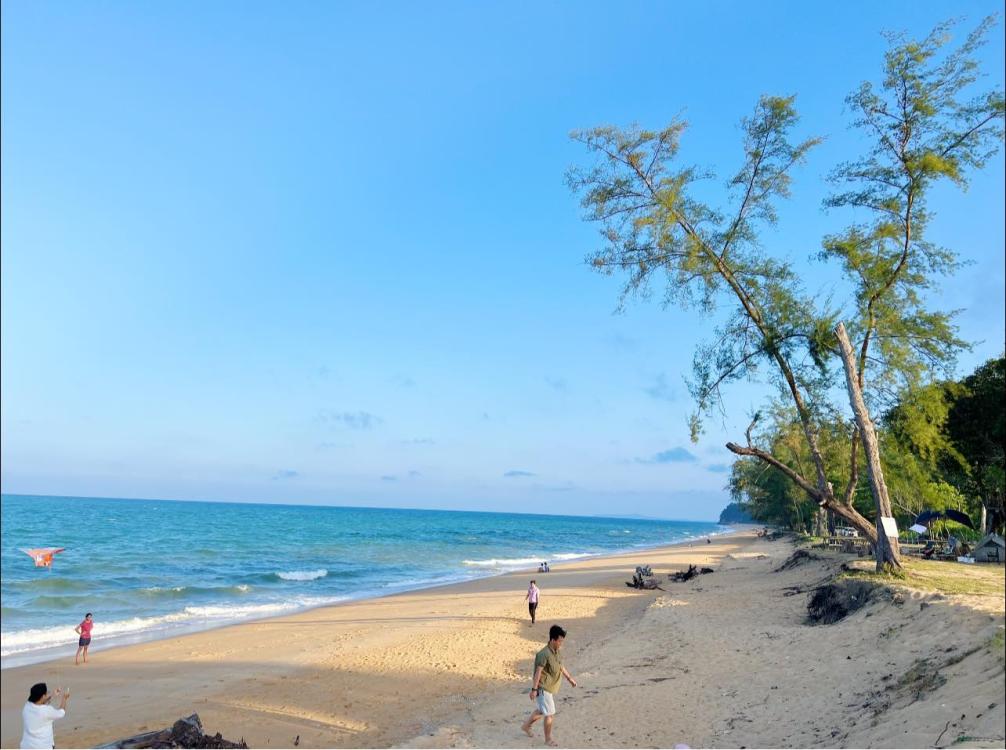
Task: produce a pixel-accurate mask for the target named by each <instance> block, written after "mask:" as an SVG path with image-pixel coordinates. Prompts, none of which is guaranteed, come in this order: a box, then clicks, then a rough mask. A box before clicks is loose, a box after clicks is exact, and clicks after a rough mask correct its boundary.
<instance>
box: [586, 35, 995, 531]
mask: <svg viewBox="0 0 1006 750" xmlns="http://www.w3.org/2000/svg"><path fill="white" fill-rule="evenodd" d="M992 25H993V20H992V19H986V20H985V21H984V22H983V23H982V24H980V25H979V27H978V28H977V29H976V30H975V31H974V32H973V33H972V34H971V35H969V36H968V37H967V39H966V40H965V41H964V42H963V43H962V44H960V45H959V46H958V47H957V48H956V49H951V48H950V47H949V46H948V42H949V39H950V37H949V31H950V29H951V28H952V26H953V24H952V23H946V24H942V25H940V26H938V27H937V28H936V29H935V30H934V31H933V32H932V33H931V34H930V35H929V36H927V37H926V38H925V39H923V40H921V41H912V40H908V39H904V38H902V37H898V36H891V37H890V49H889V51H888V53H887V54H886V56H885V59H884V76H883V79H882V81H881V82H880V83H879V85H877V86H875V85H874V84H872V83H869V82H867V83H863V84H862V85H861V86H860V87H859V88H858V89H857V90H856V91H854V92H853V93H852V94H851V95H850V96H849V97H848V100H847V103H848V105H849V107H850V109H851V110H852V111H853V112H854V113H855V116H856V121H855V123H854V125H855V126H856V127H858V128H860V129H862V130H863V131H864V132H865V133H866V134H867V135H868V136H869V139H870V142H871V144H872V145H871V146H870V148H869V150H868V151H867V152H866V154H865V155H863V156H862V157H861V158H859V159H856V160H853V161H849V162H847V163H845V164H842V165H840V166H839V167H838V168H837V169H836V170H835V171H834V173H833V175H832V177H831V179H832V181H833V183H834V185H835V186H836V192H835V194H834V195H832V196H831V198H829V199H828V201H827V202H826V205H827V206H829V207H831V208H837V209H845V208H850V209H855V210H856V211H857V214H858V215H860V216H864V215H865V216H866V220H865V221H863V222H862V223H859V224H854V225H853V226H851V227H850V228H849V229H848V230H847V231H845V232H843V233H842V234H840V235H836V236H833V237H827V238H825V240H824V243H823V250H822V252H821V255H822V257H823V258H824V259H827V260H835V261H837V262H838V264H839V265H840V267H841V269H842V271H843V274H844V275H845V276H846V277H847V278H848V279H850V280H851V281H852V282H853V285H854V288H855V292H854V299H853V300H852V305H851V307H852V309H854V311H855V313H854V319H847V318H846V313H845V312H843V314H842V315H839V314H838V312H837V311H836V310H834V309H831V301H830V300H826V301H825V302H824V303H822V302H820V301H817V300H815V299H814V298H812V297H811V296H809V295H808V294H806V293H805V292H804V290H803V289H802V286H801V283H800V277H799V274H798V272H797V271H796V270H795V269H794V268H793V267H791V266H790V265H789V264H788V263H787V262H785V261H783V260H781V259H780V258H781V254H773V253H772V252H770V251H769V250H768V249H767V248H766V247H765V246H764V245H763V244H761V243H760V242H759V239H760V232H761V230H763V229H764V228H765V227H768V226H771V225H772V224H774V223H775V222H776V220H777V213H776V206H777V205H778V201H779V200H782V199H785V198H786V197H788V196H789V194H790V188H791V181H792V176H791V175H792V171H793V169H794V167H796V166H797V165H799V164H800V163H801V162H803V161H804V160H805V158H806V156H807V154H808V152H809V151H810V150H811V149H812V148H813V147H814V146H816V145H817V144H818V143H819V142H820V140H819V139H817V138H803V139H800V138H796V137H794V135H793V133H794V130H795V129H796V127H797V125H798V116H797V112H796V109H795V106H794V98H793V97H778V96H763V97H762V98H761V99H760V100H759V101H758V104H757V105H756V107H755V109H754V112H753V113H752V114H751V116H750V117H748V118H745V119H744V120H742V123H741V126H742V132H743V142H742V154H741V159H740V166H739V168H738V170H737V172H736V173H735V174H734V176H733V177H732V178H731V179H730V180H729V181H728V183H727V187H728V195H727V196H726V198H727V200H724V201H723V203H724V204H726V205H729V206H730V208H729V209H728V210H720V209H718V208H715V207H714V206H713V205H711V204H710V203H708V202H706V201H705V200H703V199H701V198H700V197H699V192H698V191H697V190H696V182H697V181H698V180H701V179H704V178H706V177H708V176H709V174H708V173H707V172H706V171H704V170H701V169H698V168H696V167H694V166H692V165H688V164H682V163H680V159H679V156H680V149H681V141H682V138H683V136H684V134H685V132H686V128H687V126H686V123H685V122H684V121H682V120H680V119H676V120H674V121H672V122H671V123H670V124H669V125H668V126H667V127H666V128H664V129H662V130H645V129H642V128H639V127H632V128H627V129H620V128H616V127H611V126H605V127H599V128H594V129H590V130H584V131H577V132H574V133H573V134H572V138H573V139H574V140H576V141H578V142H580V143H582V144H583V145H584V146H585V147H586V149H587V150H588V152H589V153H590V154H591V155H592V157H593V158H594V163H593V165H591V166H589V167H584V168H573V169H571V170H570V171H569V173H568V175H567V180H568V184H569V186H570V188H571V189H572V190H573V191H574V192H575V193H577V194H579V195H580V197H581V203H582V206H583V208H584V214H585V218H586V219H587V220H590V221H594V222H597V223H598V224H600V225H601V237H602V246H601V248H600V249H599V250H597V251H596V252H595V253H594V254H592V255H590V256H588V261H589V263H590V264H591V266H592V267H593V268H594V269H596V270H597V271H599V272H601V273H605V274H616V273H617V274H620V275H623V276H624V278H625V283H624V286H623V288H622V293H621V296H620V299H619V305H620V306H621V305H624V304H625V302H626V300H627V299H628V298H629V297H632V296H635V295H641V296H646V295H649V294H650V293H652V291H653V289H654V287H655V286H658V285H659V288H660V289H661V290H662V301H663V303H664V304H665V305H671V304H678V305H681V306H685V307H688V306H697V307H698V308H699V309H700V310H701V311H704V312H707V313H708V312H711V311H712V310H713V309H715V310H716V311H717V313H718V314H723V315H724V317H723V319H722V320H723V322H722V323H721V324H720V325H719V326H718V327H717V328H716V329H715V331H714V334H713V336H712V337H711V339H710V340H709V341H708V343H706V344H704V345H702V346H700V347H699V348H698V349H697V350H696V352H695V354H694V361H693V377H692V379H691V381H690V383H689V387H690V390H691V393H692V396H693V398H694V399H695V402H696V406H697V410H696V413H695V414H694V415H693V416H692V417H691V419H690V422H689V427H690V430H691V434H692V439H693V440H695V439H697V438H698V435H699V434H700V433H701V431H702V418H703V416H707V415H708V414H709V413H710V412H711V411H712V410H714V409H715V408H716V407H717V406H719V407H721V408H722V399H721V389H722V388H723V387H724V386H726V385H728V384H730V383H732V382H735V381H737V380H739V379H747V378H760V379H762V380H763V381H767V382H769V383H772V384H773V385H775V386H777V388H778V392H779V394H780V397H781V398H782V399H783V400H784V401H785V402H786V404H787V406H786V409H787V410H788V411H786V413H785V414H782V413H776V414H775V415H773V418H772V419H771V420H770V423H771V428H770V429H764V428H763V429H762V431H761V433H760V434H759V436H758V439H759V440H761V441H762V445H768V446H769V447H770V450H769V451H768V455H766V454H765V453H758V452H757V451H755V449H754V448H753V446H752V445H751V444H750V443H749V445H748V447H747V449H746V450H747V451H748V452H749V453H752V452H753V453H754V454H756V455H759V456H760V459H758V460H763V461H765V462H766V463H755V461H754V460H751V459H744V460H741V461H738V462H737V464H735V467H734V475H733V476H732V477H731V488H732V491H733V492H734V493H735V496H736V497H738V498H744V499H746V502H747V503H748V504H749V505H750V507H751V508H752V513H753V514H754V515H755V517H756V518H759V519H761V520H765V521H770V522H775V523H786V524H789V525H796V526H802V525H804V523H805V521H806V519H807V518H808V517H809V514H808V510H810V511H811V512H813V511H814V509H815V508H816V505H814V507H812V508H808V507H806V505H807V502H808V501H807V498H806V497H805V496H804V495H802V494H800V493H798V492H797V491H796V489H795V485H793V484H791V483H790V481H789V479H786V478H784V473H785V472H790V473H791V474H795V476H794V477H793V478H794V481H797V482H798V483H800V484H801V485H802V486H803V487H804V488H805V490H806V493H808V494H816V496H817V499H823V501H827V502H831V501H832V499H834V498H833V495H835V494H842V493H833V491H832V489H830V487H831V486H834V487H845V488H846V490H845V493H844V494H845V495H846V496H847V497H848V498H849V499H850V500H851V501H852V502H853V504H854V505H855V506H856V507H857V509H858V508H861V507H862V508H863V510H864V511H865V510H866V509H867V508H868V507H869V504H868V503H864V502H863V501H864V497H863V492H862V488H861V487H859V486H858V484H857V481H856V477H857V476H858V470H857V469H856V466H855V464H856V461H855V457H856V453H855V452H854V451H855V448H854V446H855V440H856V431H855V430H854V429H853V426H852V422H851V421H848V420H845V419H843V418H842V417H841V416H840V415H841V414H845V413H847V407H846V402H845V398H844V396H842V397H839V394H842V393H843V392H844V389H840V386H841V383H842V380H841V378H840V377H838V376H837V369H836V368H834V367H833V358H832V356H831V355H832V353H833V352H834V350H835V339H834V335H833V333H832V332H833V329H834V327H835V324H836V323H837V321H839V320H842V319H844V320H845V323H846V325H847V328H848V329H849V332H850V336H851V337H852V338H853V340H854V341H856V348H857V349H858V352H857V361H858V367H859V371H858V372H857V373H856V375H857V379H858V380H859V382H860V385H861V386H862V387H863V390H864V396H865V397H866V400H867V403H868V404H869V405H870V407H871V408H872V409H873V410H874V411H875V412H877V411H878V408H888V409H889V408H891V407H892V406H893V405H895V404H896V403H897V402H898V399H899V396H900V395H901V394H909V396H907V397H906V399H904V405H905V408H904V410H903V412H904V413H903V414H901V415H900V416H899V420H900V421H897V422H896V424H895V423H892V430H893V431H892V434H891V436H889V437H886V438H885V446H887V448H889V449H890V450H892V451H896V453H895V455H893V456H891V457H890V459H889V460H888V464H889V465H890V467H891V471H892V472H893V474H894V475H895V480H894V481H895V484H896V485H897V486H898V487H899V490H898V492H899V494H900V495H902V496H904V497H908V496H909V495H911V494H912V493H911V486H912V485H913V483H914V484H915V485H916V486H919V483H922V484H925V486H926V487H927V488H928V489H927V492H928V493H929V494H928V495H926V497H927V498H929V497H931V498H932V499H934V501H935V500H936V499H938V498H942V501H944V502H955V501H956V500H955V498H954V497H952V496H951V494H952V493H949V491H948V487H950V486H951V485H950V483H948V482H946V481H944V478H943V477H935V478H934V477H932V476H931V474H932V464H933V461H934V460H935V458H936V457H937V456H938V457H941V460H950V459H953V460H954V461H957V462H958V463H959V464H961V462H962V460H963V459H962V458H961V455H960V453H961V451H960V450H959V448H957V447H955V444H953V445H952V444H951V443H950V442H949V441H948V440H947V439H946V436H945V435H944V433H943V432H942V431H941V429H940V428H938V427H937V424H942V423H943V422H945V421H946V419H947V414H948V411H947V409H948V407H947V403H948V402H947V401H941V400H940V398H938V397H937V395H934V394H932V393H928V392H923V391H922V390H920V389H921V387H922V386H923V385H925V384H926V383H927V382H929V381H930V380H932V378H933V377H934V375H935V374H943V375H946V373H948V372H949V371H950V370H951V369H952V367H953V363H954V361H955V357H956V355H957V354H958V352H960V351H961V350H962V349H964V348H965V347H966V343H965V342H964V341H962V340H961V339H960V338H959V336H958V334H957V329H956V326H955V323H954V312H953V311H938V310H932V309H930V308H929V306H928V301H927V298H926V296H927V294H928V293H929V290H931V288H932V287H933V285H934V284H935V283H936V281H937V280H938V278H939V277H940V276H942V275H945V274H949V273H952V272H953V271H954V270H955V269H956V268H957V266H958V260H957V256H956V254H955V253H954V252H953V251H952V250H948V249H946V248H942V247H939V246H937V245H935V244H934V243H932V242H930V241H929V240H928V239H927V237H926V230H927V228H928V225H929V221H930V214H929V212H928V210H927V205H926V202H927V199H928V196H929V190H930V188H931V187H932V186H933V185H936V184H938V183H940V182H942V181H950V182H952V183H954V184H956V185H958V186H960V187H961V188H965V187H966V186H967V180H968V177H969V175H970V174H971V173H972V172H973V171H974V170H975V169H981V168H982V167H983V166H984V165H985V164H986V163H987V161H988V159H989V158H990V157H991V156H992V155H993V154H995V153H996V152H997V151H998V149H999V146H1000V142H1001V140H1002V137H1003V120H1004V113H1006V109H1004V104H1003V102H1004V98H1003V93H1002V91H999V90H993V91H985V92H978V93H975V92H974V91H973V90H972V89H973V85H974V84H975V83H976V82H977V79H978V64H977V62H976V60H975V52H976V50H977V49H978V47H979V46H980V45H981V44H982V43H983V40H984V38H985V36H986V35H987V34H988V32H989V30H990V28H991V27H992ZM717 205H718V204H717ZM849 307H850V305H845V306H843V310H846V311H847V310H848V308H849ZM867 367H869V371H870V378H869V381H867V378H866V370H867ZM946 395H947V397H948V398H949V397H952V396H953V394H950V393H947V394H946ZM911 399H915V401H916V402H917V403H913V404H912V406H911V408H909V401H910V400H911ZM779 408H780V407H776V412H779ZM784 411H785V410H784ZM895 433H896V434H895ZM766 441H767V442H766ZM734 450H735V452H738V453H742V452H743V450H742V449H739V448H738V447H736V446H735V447H734ZM913 450H914V451H916V453H913V452H912V451H913ZM773 461H777V462H778V463H776V464H775V469H767V468H766V466H767V465H769V464H772V462H773ZM962 465H963V464H962ZM988 465H989V466H990V467H991V468H990V469H989V471H990V472H991V473H993V474H994V472H995V471H996V470H998V471H999V472H1000V475H1001V467H1002V462H1001V461H1000V462H999V463H998V464H996V463H995V462H991V463H989V464H988ZM995 467H999V468H998V469H996V468H995ZM776 469H779V471H781V472H784V473H779V471H776ZM899 483H900V484H899ZM927 483H928V484H927ZM930 485H932V486H930ZM953 486H956V485H953ZM801 492H802V491H801ZM917 495H918V493H916V500H917V499H918V498H917ZM867 499H868V498H867ZM916 500H913V501H912V502H913V503H914V502H916ZM908 504H909V503H908V502H907V501H905V504H904V506H905V508H907V507H908ZM906 512H907V510H906ZM847 515H848V514H847Z"/></svg>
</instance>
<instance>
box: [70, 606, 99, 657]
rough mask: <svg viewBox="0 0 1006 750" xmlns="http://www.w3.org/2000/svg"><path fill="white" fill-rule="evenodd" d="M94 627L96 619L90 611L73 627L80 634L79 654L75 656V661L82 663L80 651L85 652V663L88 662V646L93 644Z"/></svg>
mask: <svg viewBox="0 0 1006 750" xmlns="http://www.w3.org/2000/svg"><path fill="white" fill-rule="evenodd" d="M93 627H94V619H93V618H92V617H91V613H90V612H88V613H87V614H86V615H84V619H83V621H82V622H81V623H80V625H78V626H77V627H75V628H74V629H73V632H75V633H76V634H77V635H79V636H80V640H79V641H78V642H77V655H76V656H75V657H73V663H74V664H79V663H80V652H81V651H83V652H84V663H85V664H87V647H88V646H90V645H91V628H93Z"/></svg>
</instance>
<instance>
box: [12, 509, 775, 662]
mask: <svg viewBox="0 0 1006 750" xmlns="http://www.w3.org/2000/svg"><path fill="white" fill-rule="evenodd" d="M177 502H183V501H177ZM710 523H712V522H710ZM716 525H717V526H718V527H720V528H721V529H725V530H721V531H713V532H710V533H709V534H704V535H701V536H697V537H688V538H685V539H681V540H679V541H676V542H670V543H669V544H668V543H664V544H656V545H650V544H646V545H641V546H639V547H628V548H623V549H619V550H612V551H605V552H597V553H583V554H580V553H561V554H579V555H580V556H578V557H575V558H573V559H571V560H562V561H559V562H557V563H556V564H555V565H557V566H559V567H562V566H567V565H570V564H572V563H577V562H580V561H582V560H595V559H601V558H606V557H612V556H619V555H626V554H631V553H633V552H636V551H638V552H640V553H645V552H647V551H648V550H659V549H664V548H667V547H675V546H678V545H682V544H690V543H694V542H695V541H696V540H698V539H705V538H707V537H709V538H717V537H723V536H728V535H730V534H734V533H740V532H743V531H745V530H749V529H753V528H760V527H759V526H758V525H757V524H732V525H731V524H716ZM552 567H553V568H555V566H552ZM536 572H537V571H535V570H533V569H531V568H517V569H513V570H500V571H497V572H492V573H488V574H486V575H474V576H470V577H459V578H457V579H455V580H449V581H444V582H442V583H433V584H428V583H422V584H420V585H418V586H415V587H408V586H407V587H405V588H401V589H397V590H394V591H389V592H386V593H377V594H362V595H360V596H353V595H352V594H347V595H346V596H345V597H342V598H339V599H338V600H336V601H328V602H324V603H321V604H313V605H308V606H304V607H299V608H294V609H290V610H288V611H281V612H275V613H270V614H266V615H262V616H260V617H255V616H252V617H247V618H237V619H223V620H221V621H220V622H217V623H212V624H208V625H207V624H205V622H203V623H192V624H191V625H180V626H179V627H177V629H172V628H170V627H165V628H161V629H151V630H146V631H138V632H136V633H135V634H128V633H127V634H121V635H112V636H109V637H108V640H107V641H106V642H105V643H102V642H101V641H99V642H98V644H97V645H98V647H97V648H93V647H92V649H91V651H90V653H92V654H96V653H107V652H109V651H111V650H113V649H118V648H126V647H129V646H138V645H142V644H144V643H156V642H158V641H164V640H170V639H172V638H181V637H185V636H188V635H196V634H198V633H208V632H212V631H215V630H220V629H222V628H229V627H233V626H236V625H242V624H246V623H254V622H263V621H267V620H270V619H273V618H277V617H289V616H293V615H298V614H301V613H304V612H312V611H314V610H317V609H325V608H328V607H340V606H344V605H348V604H354V603H358V602H368V601H374V600H379V599H385V598H388V597H394V596H399V595H402V594H413V593H419V592H423V591H429V590H435V589H441V588H445V587H450V586H456V585H461V584H466V583H471V582H474V581H482V580H486V579H491V578H497V577H500V576H507V575H514V574H521V575H525V574H529V573H530V574H532V575H533V574H534V573H536ZM106 643H107V645H105V644H106ZM67 650H68V651H71V652H72V651H74V650H76V645H74V644H68V645H59V646H51V647H46V648H44V649H38V650H36V651H21V652H15V653H12V654H8V655H5V656H3V657H0V672H6V671H8V670H10V669H18V668H21V667H28V666H35V665H45V664H47V663H49V662H56V661H59V660H60V658H61V656H60V654H61V653H62V652H63V651H67Z"/></svg>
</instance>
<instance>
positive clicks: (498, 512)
mask: <svg viewBox="0 0 1006 750" xmlns="http://www.w3.org/2000/svg"><path fill="white" fill-rule="evenodd" d="M3 497H26V498H55V499H61V500H117V501H122V500H124V501H127V502H133V501H138V502H157V503H212V504H213V505H275V506H282V507H286V508H346V509H349V510H408V511H425V512H434V513H487V514H493V515H514V516H542V517H554V518H598V519H614V518H618V519H622V520H627V521H669V522H671V523H711V524H715V525H720V523H719V520H718V519H717V520H711V521H688V520H684V519H681V518H661V517H659V516H640V515H632V514H629V515H612V514H604V515H589V514H582V513H581V514H574V513H533V512H528V511H505V510H459V509H445V508H412V507H409V508H404V507H394V506H385V505H340V504H331V503H313V504H312V503H282V502H271V501H267V500H207V499H199V500H193V499H183V498H165V497H106V496H104V495H39V494H36V493H22V492H0V498H3Z"/></svg>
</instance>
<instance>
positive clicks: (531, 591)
mask: <svg viewBox="0 0 1006 750" xmlns="http://www.w3.org/2000/svg"><path fill="white" fill-rule="evenodd" d="M539 593H540V592H539V591H538V584H537V583H535V582H534V579H532V580H531V585H530V586H528V587H527V595H526V596H525V597H524V601H526V602H527V611H528V613H529V614H530V615H531V624H532V625H534V613H535V611H537V609H538V594H539Z"/></svg>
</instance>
